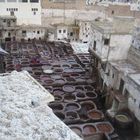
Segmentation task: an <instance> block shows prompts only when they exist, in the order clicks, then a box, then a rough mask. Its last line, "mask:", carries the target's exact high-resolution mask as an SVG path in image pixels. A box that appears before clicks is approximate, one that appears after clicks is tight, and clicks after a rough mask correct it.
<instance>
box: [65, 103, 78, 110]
mask: <svg viewBox="0 0 140 140" xmlns="http://www.w3.org/2000/svg"><path fill="white" fill-rule="evenodd" d="M79 109H80V105H79V104H78V103H67V104H66V106H65V111H78V110H79Z"/></svg>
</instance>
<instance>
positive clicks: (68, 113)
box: [66, 111, 79, 120]
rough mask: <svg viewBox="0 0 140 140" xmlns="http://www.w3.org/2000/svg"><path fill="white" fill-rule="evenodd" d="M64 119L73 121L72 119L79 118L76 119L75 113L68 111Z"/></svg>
mask: <svg viewBox="0 0 140 140" xmlns="http://www.w3.org/2000/svg"><path fill="white" fill-rule="evenodd" d="M66 117H67V118H68V119H71V120H74V119H77V118H79V117H78V114H77V113H76V112H74V111H68V112H66Z"/></svg>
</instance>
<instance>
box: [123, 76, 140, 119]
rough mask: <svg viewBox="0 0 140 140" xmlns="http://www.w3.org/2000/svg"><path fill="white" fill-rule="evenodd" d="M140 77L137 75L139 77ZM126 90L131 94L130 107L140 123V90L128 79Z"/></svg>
mask: <svg viewBox="0 0 140 140" xmlns="http://www.w3.org/2000/svg"><path fill="white" fill-rule="evenodd" d="M138 76H140V74H139V75H137V77H138ZM125 88H126V89H127V91H128V92H129V94H130V95H129V99H128V107H129V109H130V110H131V111H132V112H133V113H134V114H135V117H136V118H137V119H138V120H139V121H140V88H138V86H137V85H136V84H135V83H134V82H133V81H131V80H130V79H129V78H128V81H127V83H126V86H125Z"/></svg>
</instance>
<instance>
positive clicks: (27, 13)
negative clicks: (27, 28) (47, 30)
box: [0, 0, 41, 25]
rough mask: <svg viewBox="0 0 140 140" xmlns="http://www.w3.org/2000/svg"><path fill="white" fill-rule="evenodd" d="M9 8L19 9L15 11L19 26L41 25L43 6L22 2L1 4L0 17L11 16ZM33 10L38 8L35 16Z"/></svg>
mask: <svg viewBox="0 0 140 140" xmlns="http://www.w3.org/2000/svg"><path fill="white" fill-rule="evenodd" d="M7 8H18V11H15V12H14V13H15V16H16V17H17V24H18V25H21V24H26V25H28V24H38V25H41V4H40V0H39V3H30V2H28V3H22V2H0V16H4V15H10V11H7ZM32 8H37V9H38V11H36V15H34V14H33V11H32Z"/></svg>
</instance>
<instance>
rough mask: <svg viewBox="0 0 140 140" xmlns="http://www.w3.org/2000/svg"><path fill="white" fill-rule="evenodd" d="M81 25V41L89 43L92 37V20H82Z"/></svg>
mask: <svg viewBox="0 0 140 140" xmlns="http://www.w3.org/2000/svg"><path fill="white" fill-rule="evenodd" d="M79 27H80V32H79V39H80V41H82V42H87V43H89V41H90V38H91V24H90V22H85V21H80V23H79Z"/></svg>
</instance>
